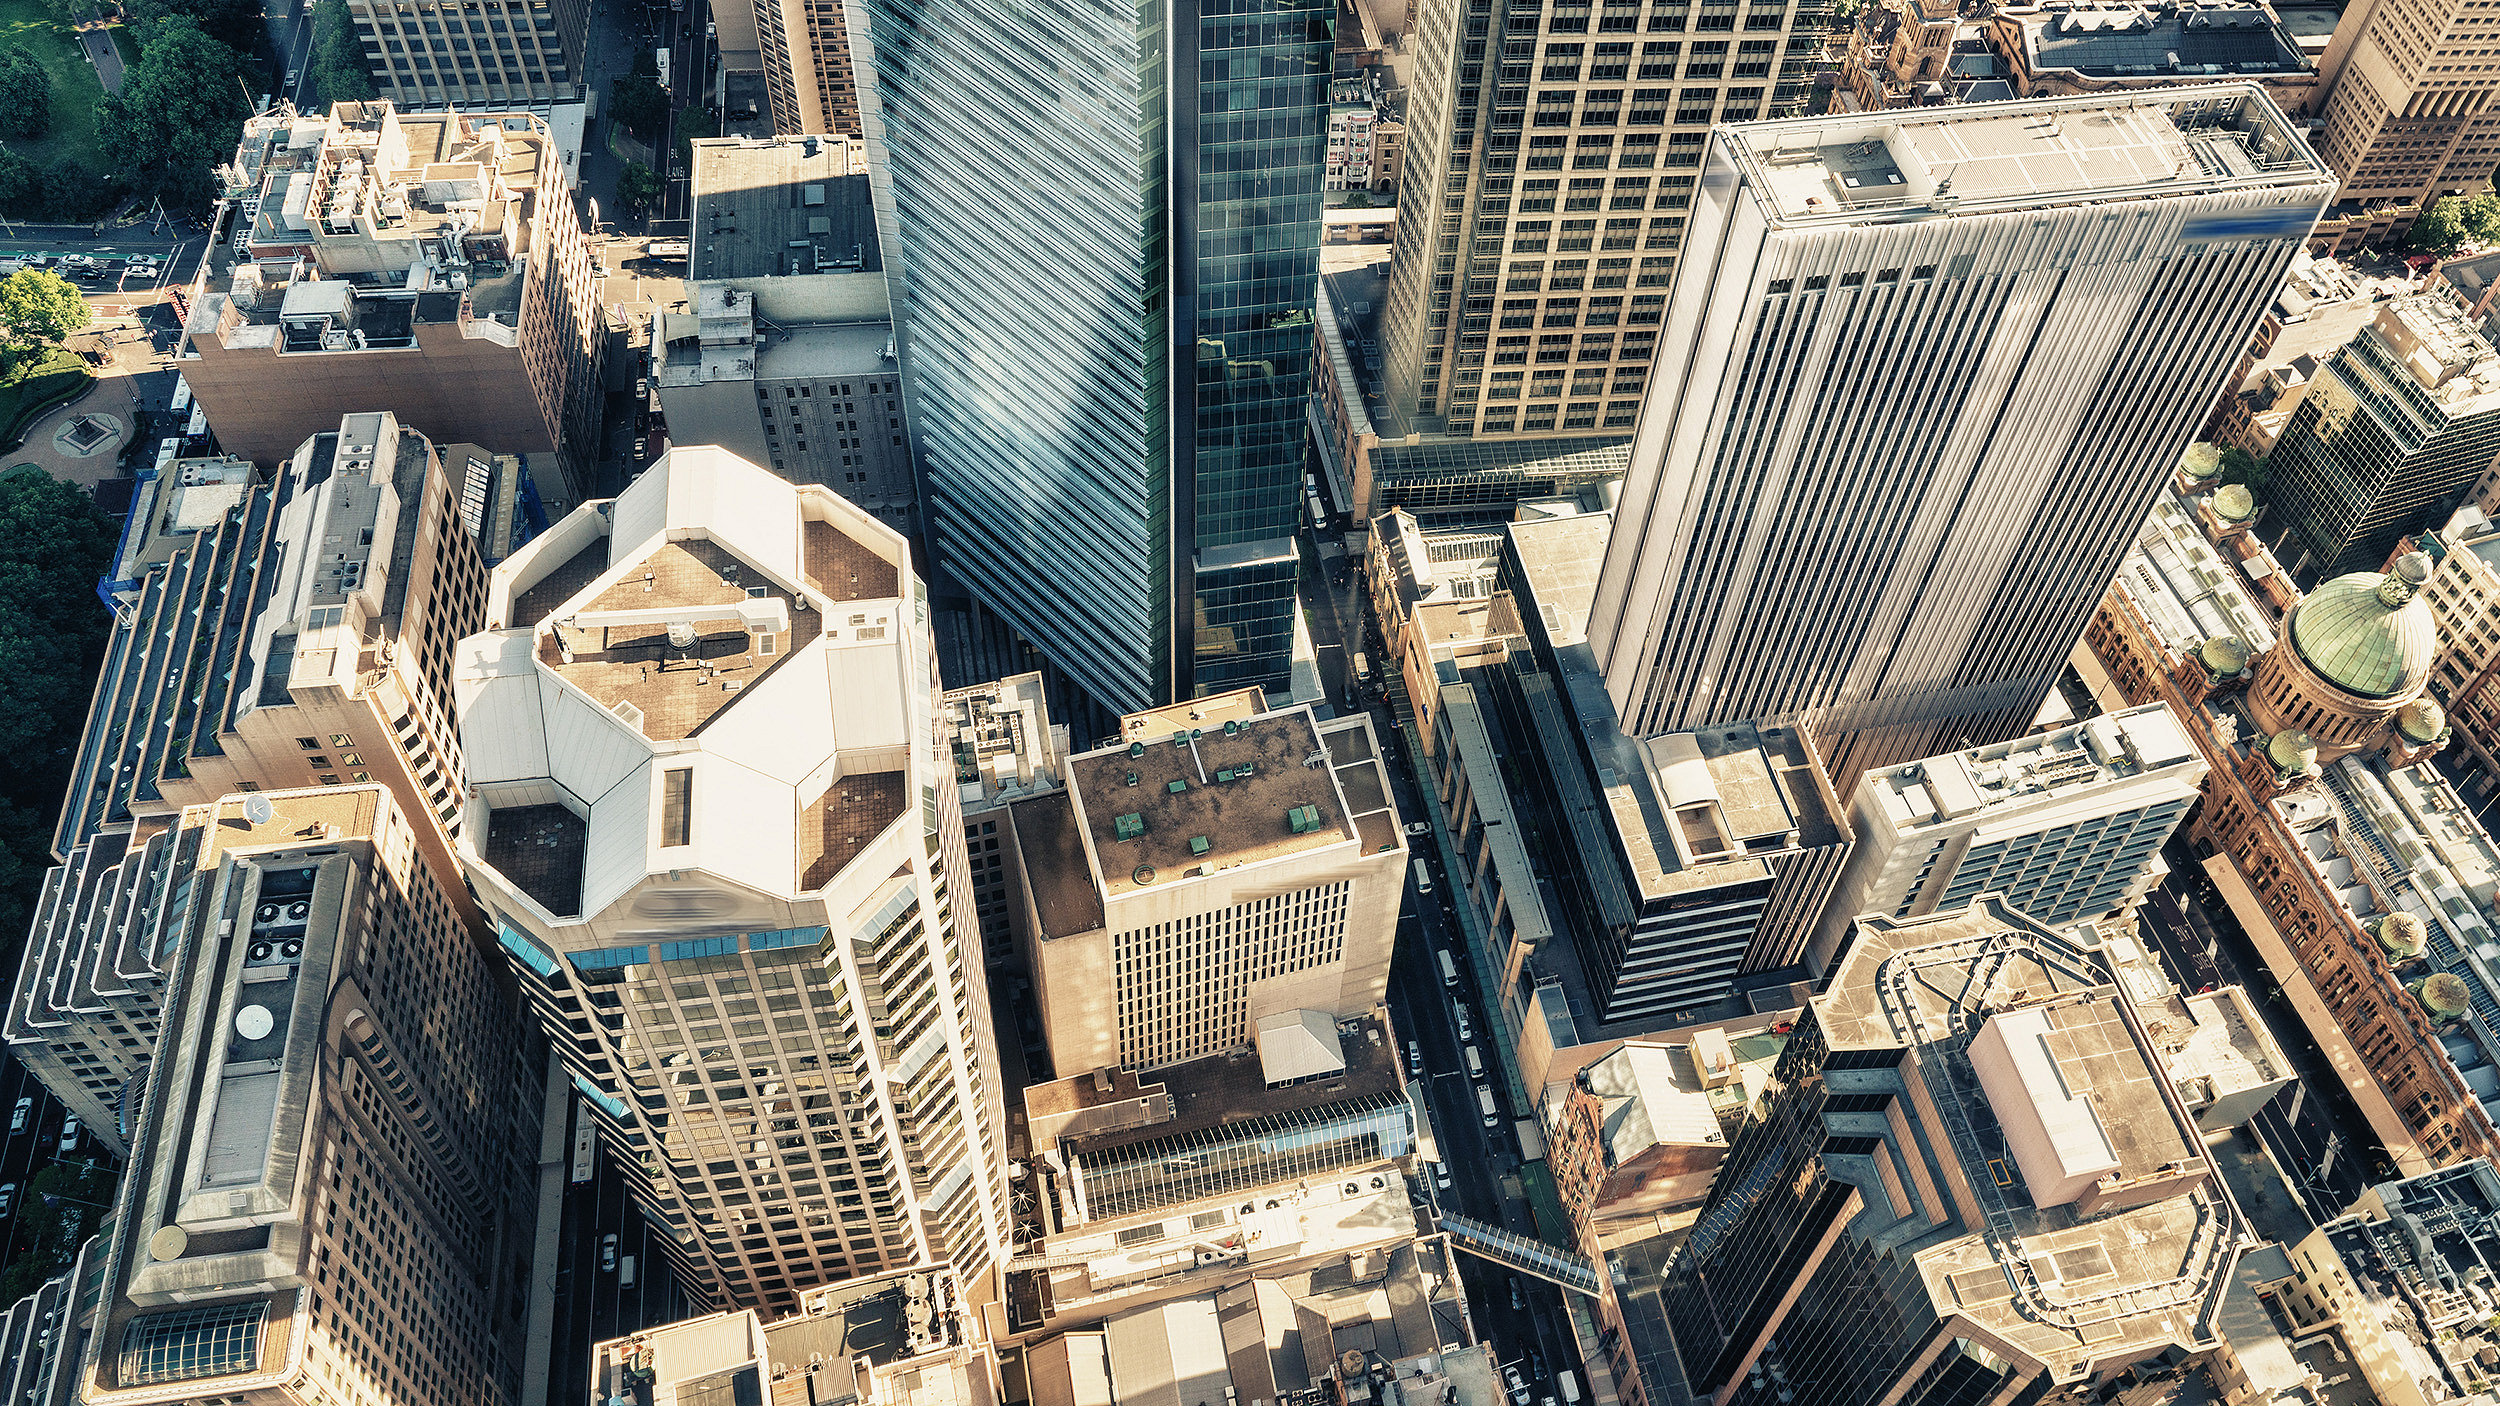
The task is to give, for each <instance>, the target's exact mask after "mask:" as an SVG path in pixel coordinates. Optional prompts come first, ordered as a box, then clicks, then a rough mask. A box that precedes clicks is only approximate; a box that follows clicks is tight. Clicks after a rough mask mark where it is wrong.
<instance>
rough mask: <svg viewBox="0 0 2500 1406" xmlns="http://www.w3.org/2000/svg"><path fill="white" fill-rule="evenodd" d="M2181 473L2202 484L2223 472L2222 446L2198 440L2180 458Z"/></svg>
mask: <svg viewBox="0 0 2500 1406" xmlns="http://www.w3.org/2000/svg"><path fill="white" fill-rule="evenodd" d="M2179 472H2181V473H2183V474H2186V475H2187V476H2188V477H2189V478H2192V479H2195V480H2196V481H2197V482H2199V483H2202V482H2204V481H2205V480H2206V479H2209V478H2212V477H2213V476H2214V475H2216V474H2219V473H2221V472H2222V446H2221V445H2218V444H2215V443H2212V442H2211V441H2208V440H2202V439H2200V440H2198V441H2196V442H2195V443H2194V444H2191V445H2189V446H2188V447H2187V452H2186V453H2185V454H2182V455H2180V456H2179Z"/></svg>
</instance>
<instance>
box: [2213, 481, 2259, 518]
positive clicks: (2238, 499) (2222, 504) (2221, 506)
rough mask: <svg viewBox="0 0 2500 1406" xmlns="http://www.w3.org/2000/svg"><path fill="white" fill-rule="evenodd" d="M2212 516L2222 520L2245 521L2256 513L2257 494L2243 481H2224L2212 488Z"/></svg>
mask: <svg viewBox="0 0 2500 1406" xmlns="http://www.w3.org/2000/svg"><path fill="white" fill-rule="evenodd" d="M2213 505H2214V516H2215V517H2218V518H2220V519H2222V520H2223V521H2224V522H2246V521H2248V520H2249V519H2250V518H2252V517H2255V516H2256V515H2257V495H2256V494H2254V493H2251V492H2249V491H2248V485H2247V484H2245V483H2226V484H2224V485H2222V486H2221V487H2220V488H2217V489H2215V490H2214V496H2213Z"/></svg>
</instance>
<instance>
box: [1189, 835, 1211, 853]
mask: <svg viewBox="0 0 2500 1406" xmlns="http://www.w3.org/2000/svg"><path fill="white" fill-rule="evenodd" d="M1189 852H1190V853H1191V854H1205V853H1206V852H1207V837H1206V836H1204V835H1192V836H1190V837H1189Z"/></svg>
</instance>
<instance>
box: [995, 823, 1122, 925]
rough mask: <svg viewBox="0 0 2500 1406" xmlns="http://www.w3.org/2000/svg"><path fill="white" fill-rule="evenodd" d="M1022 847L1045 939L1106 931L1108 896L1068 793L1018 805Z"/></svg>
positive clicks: (1028, 882)
mask: <svg viewBox="0 0 2500 1406" xmlns="http://www.w3.org/2000/svg"><path fill="white" fill-rule="evenodd" d="M1008 813H1009V814H1010V815H1011V816H1013V817H1014V819H1015V827H1016V844H1017V848H1018V849H1019V850H1021V851H1022V853H1023V856H1024V874H1025V882H1026V883H1027V884H1028V885H1030V886H1031V889H1032V892H1033V906H1034V908H1035V909H1036V910H1038V913H1039V916H1040V918H1041V924H1042V936H1043V937H1045V938H1056V937H1074V936H1076V935H1077V934H1079V933H1088V932H1092V931H1094V930H1095V929H1097V928H1100V927H1101V926H1102V920H1103V910H1102V891H1101V890H1100V889H1099V888H1097V887H1096V886H1095V884H1094V871H1093V870H1092V869H1091V868H1090V867H1088V865H1087V864H1086V860H1085V835H1084V831H1083V830H1082V829H1081V828H1080V827H1079V826H1078V824H1077V820H1076V806H1075V803H1074V802H1072V801H1070V800H1069V799H1068V793H1067V791H1066V790H1064V789H1062V790H1057V791H1053V792H1051V793H1050V794H1048V795H1044V796H1035V797H1033V798H1032V799H1030V800H1023V801H1017V802H1015V803H1014V804H1013V805H1012V806H1010V807H1009V808H1008Z"/></svg>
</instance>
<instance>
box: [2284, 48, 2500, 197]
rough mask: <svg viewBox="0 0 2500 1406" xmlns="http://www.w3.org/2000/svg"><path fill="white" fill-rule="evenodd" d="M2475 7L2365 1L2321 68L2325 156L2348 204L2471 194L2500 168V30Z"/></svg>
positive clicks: (2320, 140)
mask: <svg viewBox="0 0 2500 1406" xmlns="http://www.w3.org/2000/svg"><path fill="white" fill-rule="evenodd" d="M2491 24H2492V20H2491V17H2490V15H2489V12H2488V11H2487V10H2486V9H2485V7H2484V6H2482V5H2479V4H2475V3H2471V0H2359V3H2357V4H2355V5H2353V6H2352V7H2351V8H2349V9H2347V10H2345V11H2344V15H2343V18H2342V19H2341V20H2339V21H2338V22H2337V23H2336V26H2335V38H2334V40H2333V41H2332V42H2331V43H2330V44H2329V45H2328V46H2327V51H2326V57H2325V59H2324V60H2322V61H2321V62H2320V63H2319V65H2318V85H2319V87H2320V89H2321V90H2322V91H2324V92H2325V93H2326V103H2325V109H2324V111H2325V118H2326V129H2325V130H2324V131H2323V132H2321V133H2320V134H2319V136H2318V151H2319V154H2321V155H2322V156H2324V157H2325V158H2326V163H2327V165H2329V166H2331V167H2333V168H2334V169H2335V174H2336V175H2337V176H2339V177H2341V178H2342V180H2343V183H2344V188H2343V191H2342V199H2344V200H2347V201H2359V202H2371V203H2377V202H2411V201H2418V200H2424V199H2428V198H2430V197H2433V196H2438V195H2444V194H2451V193H2459V192H2468V191H2472V190H2474V189H2476V188H2478V187H2480V186H2481V185H2482V184H2483V183H2484V182H2485V181H2488V180H2489V179H2491V174H2492V170H2493V167H2494V166H2495V165H2500V112H2495V111H2494V110H2493V101H2492V100H2493V98H2494V96H2495V95H2500V63H2490V62H2483V60H2488V59H2492V58H2493V57H2494V56H2495V55H2500V30H2495V29H2493V28H2492V27H2491Z"/></svg>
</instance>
